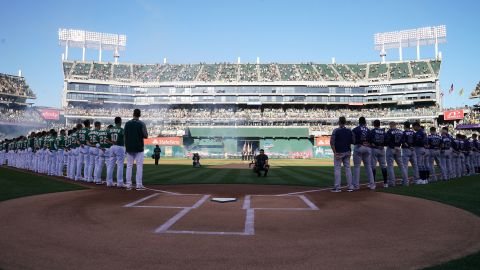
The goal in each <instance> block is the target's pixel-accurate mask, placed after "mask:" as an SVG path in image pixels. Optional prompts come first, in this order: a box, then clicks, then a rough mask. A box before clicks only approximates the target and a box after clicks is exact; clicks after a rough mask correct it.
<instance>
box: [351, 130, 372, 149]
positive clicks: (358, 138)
mask: <svg viewBox="0 0 480 270" xmlns="http://www.w3.org/2000/svg"><path fill="white" fill-rule="evenodd" d="M352 132H353V143H354V144H355V145H361V144H365V143H368V138H369V136H370V130H369V129H368V128H367V127H366V126H358V127H356V128H354V129H353V130H352Z"/></svg>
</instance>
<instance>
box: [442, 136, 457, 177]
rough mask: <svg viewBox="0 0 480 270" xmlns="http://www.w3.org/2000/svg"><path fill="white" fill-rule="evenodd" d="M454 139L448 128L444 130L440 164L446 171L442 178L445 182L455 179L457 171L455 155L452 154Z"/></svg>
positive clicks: (443, 172)
mask: <svg viewBox="0 0 480 270" xmlns="http://www.w3.org/2000/svg"><path fill="white" fill-rule="evenodd" d="M452 145H453V138H452V136H450V134H448V127H443V128H442V150H441V151H440V162H441V163H442V167H443V168H444V171H442V176H443V179H444V180H448V179H452V178H454V177H455V169H454V167H453V154H452Z"/></svg>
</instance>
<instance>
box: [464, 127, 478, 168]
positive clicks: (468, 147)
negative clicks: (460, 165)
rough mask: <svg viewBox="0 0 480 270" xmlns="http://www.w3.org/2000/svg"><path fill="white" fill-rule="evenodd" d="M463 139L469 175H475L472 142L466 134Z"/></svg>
mask: <svg viewBox="0 0 480 270" xmlns="http://www.w3.org/2000/svg"><path fill="white" fill-rule="evenodd" d="M463 140H464V142H465V151H464V155H465V168H466V172H467V175H473V174H474V173H475V172H474V170H473V162H472V142H471V141H470V140H469V139H468V138H467V136H466V135H463Z"/></svg>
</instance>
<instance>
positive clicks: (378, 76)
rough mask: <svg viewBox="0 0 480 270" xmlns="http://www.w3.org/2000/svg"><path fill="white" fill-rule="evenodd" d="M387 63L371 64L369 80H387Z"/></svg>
mask: <svg viewBox="0 0 480 270" xmlns="http://www.w3.org/2000/svg"><path fill="white" fill-rule="evenodd" d="M387 71H388V66H387V64H370V69H369V73H368V79H369V80H380V81H382V80H386V79H387V76H388V74H387Z"/></svg>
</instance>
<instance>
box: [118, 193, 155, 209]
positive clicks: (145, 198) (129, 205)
mask: <svg viewBox="0 0 480 270" xmlns="http://www.w3.org/2000/svg"><path fill="white" fill-rule="evenodd" d="M158 195H160V193H153V194H152V195H149V196H147V197H143V198H141V199H139V200H136V201H134V202H132V203H129V204H126V205H124V206H123V207H132V206H135V205H137V204H139V203H142V202H144V201H146V200H148V199H150V198H153V197H156V196H158Z"/></svg>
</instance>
